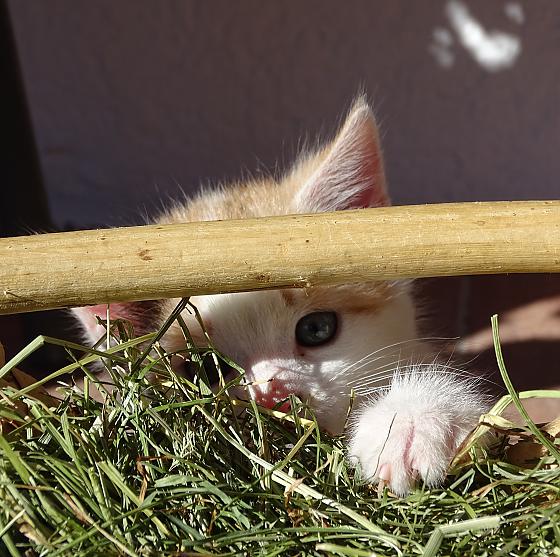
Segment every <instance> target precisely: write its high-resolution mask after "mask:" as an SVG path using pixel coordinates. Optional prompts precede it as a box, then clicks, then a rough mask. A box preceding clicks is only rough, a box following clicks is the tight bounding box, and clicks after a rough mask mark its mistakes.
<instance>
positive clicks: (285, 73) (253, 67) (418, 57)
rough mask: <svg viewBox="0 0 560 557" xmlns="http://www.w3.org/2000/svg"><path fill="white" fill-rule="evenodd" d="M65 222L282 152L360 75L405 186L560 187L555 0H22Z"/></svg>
mask: <svg viewBox="0 0 560 557" xmlns="http://www.w3.org/2000/svg"><path fill="white" fill-rule="evenodd" d="M8 5H9V8H10V13H11V17H12V21H13V26H14V31H15V36H16V42H17V47H18V52H19V57H20V60H21V66H22V72H23V76H24V82H25V88H26V91H27V97H28V101H29V107H30V110H31V116H32V121H33V123H34V127H35V134H36V139H37V144H38V148H39V155H40V161H41V168H42V170H43V175H44V179H45V184H46V187H47V193H48V197H49V202H50V209H51V212H52V216H53V218H54V221H55V223H56V224H57V225H58V226H59V227H77V228H82V227H86V226H99V225H115V224H124V223H131V222H140V217H139V215H141V214H142V213H144V212H148V214H151V213H153V212H154V211H157V209H158V207H159V206H160V205H161V203H162V202H164V203H165V202H166V196H167V195H168V194H169V195H171V196H176V195H177V192H178V190H179V188H182V189H184V190H185V191H187V192H188V191H192V189H194V188H197V187H198V184H200V183H201V182H204V183H206V182H216V181H218V180H222V179H231V178H236V177H239V176H241V175H242V172H243V170H244V169H246V170H247V171H250V172H258V170H259V168H261V169H275V168H276V165H278V166H279V167H280V168H284V167H285V165H286V164H287V163H288V162H289V161H290V160H291V159H292V158H293V155H294V153H295V152H297V147H298V144H299V142H300V141H301V139H302V138H306V137H307V138H311V139H315V138H316V137H317V136H325V135H328V134H329V133H331V132H332V131H333V129H334V128H335V127H336V125H337V123H338V122H339V119H340V117H341V115H342V114H343V113H344V111H345V110H346V109H347V108H348V106H349V103H350V102H351V100H352V98H353V96H355V95H356V93H357V92H358V91H360V90H362V89H363V90H364V91H366V92H367V93H368V95H369V97H370V99H371V100H372V101H373V103H374V105H375V107H376V112H377V114H378V117H379V120H380V123H381V125H382V129H383V139H384V142H383V143H384V147H385V153H386V158H387V172H388V178H389V182H390V185H391V191H392V195H393V199H394V202H395V203H398V204H403V203H426V202H438V201H467V200H491V199H534V198H552V197H555V196H556V195H557V189H558V186H557V184H558V176H560V157H559V156H558V155H557V153H558V142H559V137H560V110H558V102H559V100H560V56H559V55H560V31H559V25H560V7H559V6H558V4H557V3H556V2H554V1H539V2H533V3H529V2H527V1H526V2H520V1H517V2H508V1H503V0H496V1H493V2H488V1H485V0H479V1H469V2H459V1H453V0H431V1H430V2H409V1H407V0H386V1H371V0H363V1H358V0H349V1H343V2H341V1H332V0H305V1H284V2H262V1H259V0H238V1H236V2H231V1H229V0H211V1H201V0H162V1H159V2H153V1H151V0H120V1H119V2H114V1H113V0H95V1H85V0H81V1H80V0H78V1H77V0H48V1H46V2H45V1H43V2H41V1H37V0H30V1H26V2H21V1H18V0H10V1H9V2H8Z"/></svg>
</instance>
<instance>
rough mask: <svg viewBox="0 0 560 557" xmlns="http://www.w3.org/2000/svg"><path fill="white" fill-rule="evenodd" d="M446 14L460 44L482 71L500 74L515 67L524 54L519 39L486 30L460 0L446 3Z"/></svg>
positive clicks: (451, 0)
mask: <svg viewBox="0 0 560 557" xmlns="http://www.w3.org/2000/svg"><path fill="white" fill-rule="evenodd" d="M446 13H447V17H448V18H449V23H450V24H451V27H452V28H453V30H454V31H455V33H456V34H457V37H458V39H459V41H460V43H461V44H462V45H463V47H464V48H465V49H466V50H467V51H468V52H469V53H470V54H471V56H472V57H473V58H474V59H475V60H476V61H477V62H478V63H479V64H480V65H481V66H482V67H483V68H485V69H486V70H488V71H498V70H503V69H505V68H509V67H511V66H513V64H514V63H515V60H516V59H517V57H518V56H519V54H520V52H521V41H520V40H519V38H518V37H516V36H514V35H510V34H508V33H503V32H501V31H486V30H485V29H484V27H483V26H482V25H481V24H480V23H479V22H478V21H477V20H476V19H475V18H474V17H473V16H472V15H471V14H470V12H469V10H468V8H467V7H466V6H465V4H463V2H459V1H458V0H450V1H449V2H448V3H447V6H446Z"/></svg>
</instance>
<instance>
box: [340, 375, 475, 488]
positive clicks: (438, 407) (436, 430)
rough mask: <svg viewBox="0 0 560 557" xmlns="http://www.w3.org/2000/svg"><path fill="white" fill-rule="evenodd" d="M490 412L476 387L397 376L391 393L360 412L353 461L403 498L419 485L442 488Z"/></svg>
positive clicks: (438, 379) (354, 430)
mask: <svg viewBox="0 0 560 557" xmlns="http://www.w3.org/2000/svg"><path fill="white" fill-rule="evenodd" d="M484 410H485V402H484V397H482V396H481V395H480V394H479V393H478V392H477V391H476V389H475V388H474V387H473V385H472V384H469V383H465V382H464V381H463V382H461V381H457V379H456V378H450V377H449V376H445V375H441V374H437V373H427V374H421V373H418V374H410V375H408V376H400V377H397V378H396V379H395V380H394V381H393V384H392V386H391V388H390V390H389V392H388V393H387V394H386V395H385V396H383V397H382V398H379V399H377V400H375V401H373V402H371V403H369V404H366V405H364V407H363V408H362V410H361V412H358V415H357V417H356V418H355V419H354V424H353V427H352V429H351V431H350V440H349V447H348V451H349V456H350V459H351V460H353V461H354V462H355V463H357V464H358V465H359V467H360V470H361V474H362V476H363V477H364V479H366V480H367V481H370V482H372V483H384V484H386V485H388V486H389V488H390V489H391V491H393V492H394V493H396V494H397V495H406V494H407V493H409V492H410V491H411V490H412V489H413V488H414V486H415V485H416V483H417V481H418V480H422V481H424V483H425V484H426V485H428V486H436V485H439V484H441V483H442V482H443V480H444V479H445V475H446V471H447V468H448V466H449V463H450V461H451V459H452V458H453V456H454V454H455V452H456V451H457V449H458V447H459V445H460V444H461V442H462V441H463V439H464V438H465V437H466V435H467V434H468V433H469V431H470V430H471V429H472V428H473V427H474V426H475V425H476V423H477V421H478V418H479V416H480V414H481V413H483V412H484Z"/></svg>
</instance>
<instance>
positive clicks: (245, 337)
mask: <svg viewBox="0 0 560 557" xmlns="http://www.w3.org/2000/svg"><path fill="white" fill-rule="evenodd" d="M388 203H389V201H388V195H387V190H386V185H385V176H384V170H383V162H382V156H381V150H380V146H379V138H378V132H377V126H376V124H375V120H374V118H373V115H372V112H371V110H370V108H369V107H368V106H367V104H366V103H365V101H364V100H363V99H360V100H358V101H357V102H356V104H355V105H354V107H353V109H352V110H351V112H350V113H349V115H348V117H347V119H346V122H345V123H344V125H343V126H342V128H341V130H340V131H339V133H338V134H337V136H336V137H335V138H334V140H333V141H332V142H330V143H328V144H327V145H326V146H325V147H323V148H321V149H319V150H317V151H316V152H311V153H306V154H304V155H302V156H301V158H300V160H299V161H298V162H297V163H296V164H295V166H294V168H293V169H292V170H291V171H289V172H288V173H287V174H286V175H285V176H284V177H283V178H281V179H279V180H275V179H273V178H267V179H263V180H259V181H251V182H248V183H243V184H234V185H231V186H229V187H220V188H217V189H216V190H214V191H204V192H202V193H200V194H199V195H198V196H196V197H195V198H194V199H192V200H191V201H187V202H186V203H184V204H182V205H177V206H174V207H171V208H170V209H169V210H168V211H166V212H165V214H163V215H162V216H161V217H160V219H159V220H158V222H161V223H170V222H188V221H202V220H218V219H239V218H249V217H259V216H269V215H281V214H292V213H313V212H323V211H335V210H344V209H358V208H364V207H376V206H381V205H387V204H388ZM204 249H206V247H205V248H204ZM176 302H177V300H167V301H161V302H160V303H159V306H158V309H157V311H155V312H153V313H154V314H155V318H154V317H153V315H152V318H151V319H150V320H148V319H147V318H140V319H139V318H138V316H139V315H145V314H143V313H142V312H139V311H136V310H134V309H133V308H134V304H130V307H129V308H128V309H127V308H126V307H125V308H123V307H122V305H121V306H120V307H118V308H117V310H116V311H115V312H114V313H113V316H119V315H121V316H127V317H130V316H132V319H133V321H135V325H136V327H137V329H139V330H140V331H142V330H143V329H146V328H147V325H146V323H147V322H148V321H150V326H151V327H155V326H157V325H158V324H160V323H161V322H162V321H163V320H164V318H165V316H166V315H168V314H169V312H170V311H171V310H172V309H173V307H174V305H175V303H176ZM192 302H193V304H194V305H195V306H196V307H197V308H198V310H199V311H200V313H201V315H202V318H203V320H204V322H205V326H206V327H207V330H208V332H209V334H210V336H211V338H212V341H213V343H214V344H215V346H216V347H217V348H218V349H219V350H220V351H221V352H223V353H225V354H227V355H229V356H230V357H231V358H232V359H233V360H235V361H236V362H237V363H238V364H239V365H240V366H241V367H243V368H244V369H245V371H246V380H247V382H248V383H249V385H248V386H247V387H245V388H240V389H239V391H238V392H237V393H236V394H237V396H246V397H247V396H252V397H253V398H254V399H255V400H256V401H257V402H259V403H260V404H262V405H265V406H269V407H271V406H274V405H275V404H276V403H279V402H281V401H282V399H284V398H285V397H286V396H287V395H288V394H296V395H298V396H299V397H300V398H301V399H304V400H307V401H308V403H309V405H310V406H311V407H312V408H313V409H314V410H315V413H316V415H317V418H318V419H319V422H320V424H321V425H322V427H324V428H325V429H326V430H328V431H330V432H331V433H341V432H342V430H343V427H344V424H345V419H346V416H347V411H348V406H349V402H350V396H351V393H352V392H355V393H356V394H357V400H356V407H357V408H358V409H357V410H356V411H355V412H354V416H353V417H352V427H351V428H350V430H349V445H348V446H349V453H350V457H351V458H352V459H353V460H355V461H357V462H358V463H359V464H360V465H361V469H362V473H363V475H364V477H365V478H367V479H368V480H370V481H374V482H375V481H378V480H379V479H380V478H383V479H385V480H386V481H387V482H388V483H389V484H390V485H391V487H392V488H393V489H394V490H395V491H396V492H397V493H400V494H404V493H406V492H407V491H408V490H409V489H410V488H411V487H412V485H413V483H414V479H415V477H416V476H420V477H421V478H423V479H424V480H426V481H427V482H428V483H430V484H435V483H438V482H440V481H441V480H442V479H443V477H444V474H445V470H446V467H447V465H448V463H449V460H450V458H451V455H452V452H453V450H454V449H455V448H456V447H457V446H458V444H459V443H460V442H461V441H462V440H463V438H464V437H465V435H466V433H467V431H468V430H469V428H471V427H472V426H473V425H474V424H475V423H476V419H477V418H478V415H479V413H480V412H481V410H482V409H483V407H484V403H483V399H482V397H480V396H479V395H478V394H477V389H476V386H475V384H474V383H472V382H470V383H469V382H468V381H467V379H465V378H460V377H459V378H458V377H457V374H456V373H454V372H450V371H449V370H447V369H446V368H445V366H443V365H440V366H438V365H437V364H434V365H432V366H431V367H430V369H429V371H428V372H427V373H425V372H424V367H423V366H422V365H417V366H415V367H414V368H412V371H413V372H414V373H412V374H408V375H406V374H403V373H400V374H398V375H397V376H396V379H395V369H396V368H398V367H399V365H403V364H402V362H410V361H415V362H431V361H432V355H431V354H432V350H431V347H430V346H429V344H428V343H426V342H423V341H422V340H418V331H417V328H416V315H415V306H414V303H413V300H412V297H411V294H410V288H409V284H408V283H406V282H386V281H379V282H375V283H371V284H349V285H344V286H337V287H316V288H309V289H288V290H275V291H261V292H251V293H236V294H222V295H213V296H199V297H196V298H193V299H192ZM97 311H98V310H96V309H93V310H88V309H84V308H81V309H79V310H77V315H78V317H79V318H80V319H81V321H82V324H83V326H84V328H85V330H86V332H87V333H88V335H89V338H90V340H91V341H93V340H97V338H96V337H98V336H99V332H100V331H99V330H98V329H96V328H95V327H93V325H92V323H94V321H92V319H91V314H92V313H93V314H95V313H96V312H97ZM315 311H333V312H336V314H337V316H338V322H339V326H338V331H337V334H336V336H335V337H334V338H333V339H332V340H330V341H329V342H328V343H326V344H324V345H321V346H316V347H313V348H310V347H303V346H300V345H298V343H297V341H296V337H295V328H296V324H297V322H298V321H299V319H300V318H302V317H303V316H305V315H307V314H309V313H312V312H315ZM115 313H116V314H117V315H115ZM183 317H184V319H185V320H186V322H187V324H188V325H189V328H190V330H191V332H192V334H193V336H194V337H195V340H197V341H198V342H199V343H204V342H205V339H204V335H203V334H202V331H201V330H200V327H199V325H198V323H197V321H196V319H195V317H194V316H193V315H192V314H190V313H189V312H188V311H185V312H184V313H183ZM184 343H185V341H184V337H183V333H182V331H181V330H180V328H179V327H178V326H177V325H173V326H172V327H171V329H170V330H169V332H168V333H167V334H166V335H165V337H164V338H163V339H162V344H163V345H164V346H165V348H167V349H168V350H178V349H181V348H183V347H184ZM408 370H409V371H410V368H408ZM438 370H439V372H438ZM391 380H393V383H392V386H391V388H390V390H389V391H388V392H380V391H379V388H385V389H386V388H387V385H389V384H390V383H391ZM373 395H375V396H373Z"/></svg>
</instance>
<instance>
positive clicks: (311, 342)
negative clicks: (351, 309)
mask: <svg viewBox="0 0 560 557" xmlns="http://www.w3.org/2000/svg"><path fill="white" fill-rule="evenodd" d="M337 326H338V318H337V316H336V313H335V312H334V311H315V312H313V313H308V314H307V315H305V316H303V317H302V318H301V319H300V320H299V321H298V322H297V325H296V340H297V342H298V344H300V345H301V346H320V345H321V344H325V343H326V342H329V340H331V339H332V338H333V337H334V335H335V334H336V329H337Z"/></svg>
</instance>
